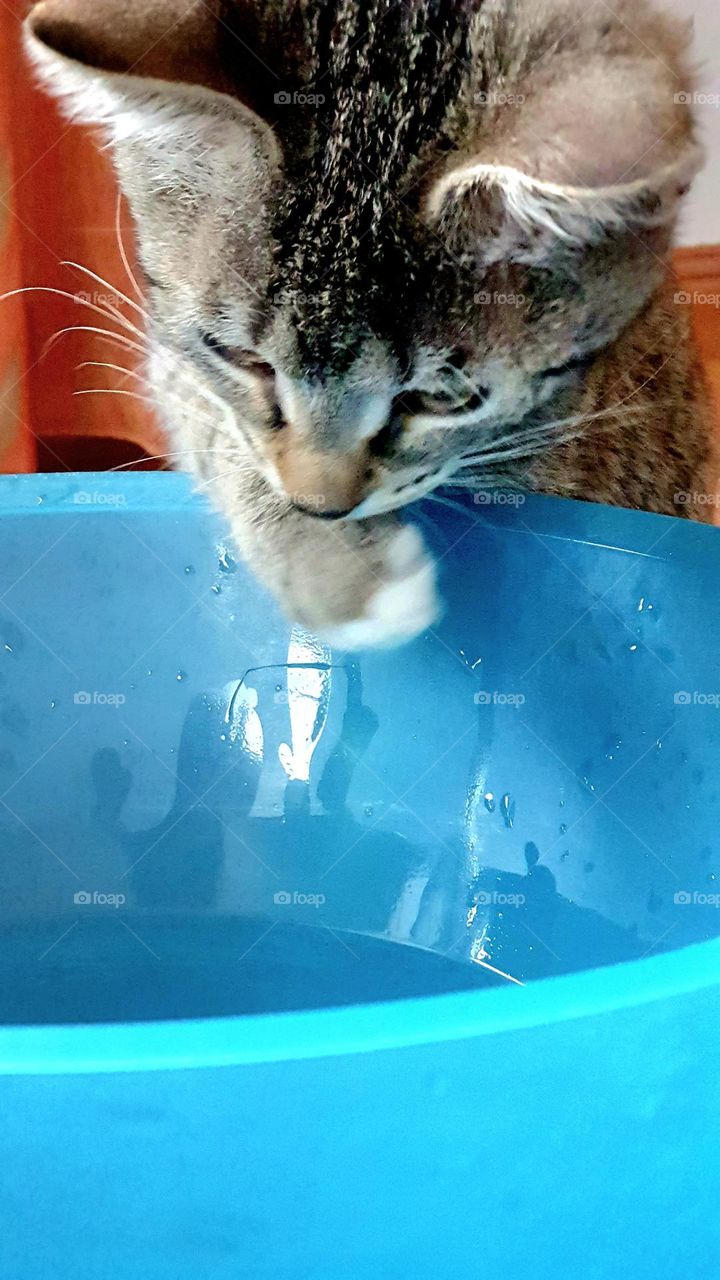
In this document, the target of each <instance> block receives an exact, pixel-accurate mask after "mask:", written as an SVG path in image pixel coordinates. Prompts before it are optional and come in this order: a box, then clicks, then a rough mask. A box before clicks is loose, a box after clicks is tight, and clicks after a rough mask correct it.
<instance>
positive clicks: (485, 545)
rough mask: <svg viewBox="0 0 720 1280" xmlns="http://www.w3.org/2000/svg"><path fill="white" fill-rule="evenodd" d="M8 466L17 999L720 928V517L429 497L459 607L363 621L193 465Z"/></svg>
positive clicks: (261, 993)
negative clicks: (241, 557)
mask: <svg viewBox="0 0 720 1280" xmlns="http://www.w3.org/2000/svg"><path fill="white" fill-rule="evenodd" d="M3 487H4V489H5V491H6V500H5V502H4V503H3V507H4V514H3V517H2V521H1V524H2V545H3V557H2V563H1V564H0V841H1V842H2V850H3V858H2V860H1V861H0V889H1V893H0V919H1V921H2V927H3V930H4V946H3V949H2V958H1V959H0V974H1V976H2V977H3V978H4V979H5V981H2V982H0V992H1V993H2V994H0V1021H5V1022H7V1023H16V1022H39V1023H43V1022H64V1021H65V1022H78V1021H80V1022H82V1021H113V1020H117V1021H124V1020H137V1019H143V1018H182V1017H199V1016H213V1015H217V1014H231V1013H243V1012H266V1011H270V1010H282V1009H298V1008H313V1007H322V1006H328V1005H337V1004H348V1003H357V1002H362V1001H368V1000H387V999H396V998H398V997H403V996H413V995H426V994H434V993H438V992H442V991H454V990H462V989H467V988H475V987H485V986H491V985H505V984H508V983H517V982H524V983H526V982H528V981H530V980H532V979H534V978H538V977H544V976H547V975H550V974H557V973H567V972H571V971H576V970H581V969H588V968H594V967H597V966H603V965H609V964H614V963H617V962H619V961H622V960H628V959H633V958H639V957H641V956H646V955H651V954H653V953H656V952H658V951H663V950H667V949H671V948H675V947H681V946H685V945H687V944H689V943H692V942H696V941H699V940H703V939H706V938H709V937H711V936H714V935H715V934H717V933H718V928H717V923H718V920H720V916H719V914H718V905H719V904H720V883H719V882H718V881H717V880H716V875H717V873H718V865H717V864H718V861H719V860H720V858H719V853H718V847H717V838H716V832H717V830H718V819H719V818H720V812H719V810H720V802H719V800H718V791H717V784H716V780H715V779H716V776H717V772H718V763H719V751H718V724H720V719H719V716H720V671H719V670H718V663H719V659H718V652H717V641H716V636H717V634H718V618H717V616H716V614H717V611H718V605H717V601H718V599H720V593H719V591H718V587H719V586H720V582H719V581H718V578H719V577H720V569H718V567H717V554H716V550H717V548H716V537H717V535H716V532H715V530H713V529H705V528H700V527H697V526H693V525H691V524H689V523H686V522H683V521H674V520H668V519H663V518H660V517H652V516H644V515H638V514H631V513H628V512H617V511H608V510H605V509H603V508H595V507H591V506H587V505H584V504H575V503H563V502H558V501H555V500H551V499H532V500H530V499H528V500H527V501H526V502H522V503H521V502H520V501H519V500H518V501H517V503H516V504H514V505H508V504H505V505H501V504H500V503H497V504H491V505H486V506H483V507H473V506H470V507H468V508H465V509H464V510H457V511H455V510H447V509H445V508H443V509H442V515H441V517H440V519H441V525H440V524H438V516H437V515H436V514H435V512H436V511H439V510H440V509H439V508H434V507H430V506H429V507H427V508H425V509H424V510H423V511H421V512H420V514H419V519H420V520H421V522H422V525H423V527H424V528H425V529H426V530H427V533H428V537H429V538H430V540H431V541H432V542H433V544H434V547H435V550H436V553H437V555H438V557H439V558H440V563H441V568H442V573H443V588H444V591H445V594H446V597H447V600H448V611H447V614H446V617H445V619H444V621H443V622H442V623H441V624H440V625H439V626H438V628H437V629H436V630H435V631H433V633H431V634H428V635H427V636H424V637H423V638H422V639H420V640H419V641H417V642H416V643H415V644H413V645H411V646H408V647H407V648H406V649H404V650H401V651H397V652H395V653H385V654H359V655H349V654H342V653H337V652H333V651H331V650H330V649H328V648H327V647H326V646H323V645H322V644H321V643H320V642H319V641H318V640H317V639H316V638H315V637H313V636H310V635H308V634H307V633H305V632H303V631H301V630H300V629H298V628H292V627H290V626H288V625H287V624H286V623H285V621H284V620H283V619H282V618H281V617H280V616H279V614H278V612H277V610H276V609H275V606H274V605H273V603H272V601H271V600H269V598H268V597H267V595H266V594H265V593H264V592H263V591H262V590H261V589H260V588H259V587H258V586H257V585H256V584H255V583H254V582H253V581H252V579H251V578H250V576H249V575H248V574H247V573H246V572H245V570H244V569H243V567H242V566H241V565H239V564H238V563H237V562H236V559H235V556H234V554H233V549H232V545H231V543H230V542H229V540H228V538H227V535H226V533H225V531H224V529H223V527H222V525H221V524H220V523H219V521H218V520H217V519H216V518H215V517H214V516H213V515H211V513H210V512H209V510H208V509H207V508H206V507H205V506H204V505H203V504H202V503H201V502H200V501H199V500H197V499H193V498H192V497H191V494H190V492H189V488H188V485H187V482H186V481H185V480H184V479H183V478H181V477H177V476H166V475H152V476H139V475H134V476H127V477H124V478H123V479H122V480H119V479H118V478H117V477H115V476H98V477H88V476H83V477H73V478H68V477H27V478H21V479H17V480H6V481H4V482H3ZM398 944H402V945H398Z"/></svg>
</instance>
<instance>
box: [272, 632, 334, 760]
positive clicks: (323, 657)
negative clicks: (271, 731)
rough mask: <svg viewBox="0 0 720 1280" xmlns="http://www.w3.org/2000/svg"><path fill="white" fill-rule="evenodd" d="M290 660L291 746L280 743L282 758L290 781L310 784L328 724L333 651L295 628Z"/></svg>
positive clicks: (288, 689) (288, 680)
mask: <svg viewBox="0 0 720 1280" xmlns="http://www.w3.org/2000/svg"><path fill="white" fill-rule="evenodd" d="M287 661H288V668H287V702H288V714H289V719H290V743H287V742H282V743H281V744H280V746H279V747H278V759H279V761H280V764H281V765H282V767H283V769H284V771H285V774H286V775H287V777H288V779H289V780H290V781H292V782H309V780H310V765H311V763H312V758H313V755H314V754H315V751H316V750H317V747H318V744H319V742H320V739H321V738H322V735H323V732H324V729H325V725H326V723H327V716H328V706H329V702H330V688H331V684H332V671H331V670H329V669H328V666H329V662H330V652H329V650H328V649H326V648H325V646H324V645H322V644H321V643H320V641H319V640H318V639H317V638H316V637H315V636H312V635H310V634H309V633H308V632H307V631H304V630H303V629H302V627H293V630H292V634H291V636H290V643H289V645H288V655H287ZM315 663H317V664H318V665H317V666H315V665H313V664H315Z"/></svg>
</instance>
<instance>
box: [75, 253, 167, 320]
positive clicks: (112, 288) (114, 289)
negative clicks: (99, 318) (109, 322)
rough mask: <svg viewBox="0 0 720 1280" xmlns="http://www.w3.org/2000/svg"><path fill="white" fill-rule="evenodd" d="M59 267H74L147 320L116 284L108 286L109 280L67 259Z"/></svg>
mask: <svg viewBox="0 0 720 1280" xmlns="http://www.w3.org/2000/svg"><path fill="white" fill-rule="evenodd" d="M60 265H61V266H62V267H74V269H75V270H76V271H82V272H83V273H84V274H85V275H86V276H90V279H91V280H95V281H96V283H97V284H101V285H103V287H104V288H106V289H109V290H110V292H111V293H114V294H115V296H116V298H122V300H123V302H124V303H126V304H127V306H128V307H132V309H133V311H137V312H138V314H139V315H141V316H142V318H143V320H147V318H148V313H147V311H146V310H145V308H144V307H139V306H138V304H137V302H133V300H132V298H128V296H127V294H126V293H123V291H122V289H118V287H117V285H116V284H110V281H109V280H105V279H103V277H102V276H99V275H98V274H97V272H96V271H91V270H90V268H89V267H84V266H83V265H82V263H81V262H70V261H69V260H67V259H66V260H65V261H63V262H61V264H60ZM118 314H121V313H118Z"/></svg>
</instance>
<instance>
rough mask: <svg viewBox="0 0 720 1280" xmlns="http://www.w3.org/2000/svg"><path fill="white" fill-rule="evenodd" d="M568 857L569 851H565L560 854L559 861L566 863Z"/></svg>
mask: <svg viewBox="0 0 720 1280" xmlns="http://www.w3.org/2000/svg"><path fill="white" fill-rule="evenodd" d="M569 857H570V850H569V849H566V850H565V852H564V853H561V854H560V861H561V862H567V860H568V858H569Z"/></svg>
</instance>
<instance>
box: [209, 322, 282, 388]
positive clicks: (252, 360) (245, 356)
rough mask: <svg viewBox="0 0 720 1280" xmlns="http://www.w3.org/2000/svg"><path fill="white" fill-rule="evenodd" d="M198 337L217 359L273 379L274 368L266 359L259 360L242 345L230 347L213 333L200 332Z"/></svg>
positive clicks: (260, 376)
mask: <svg viewBox="0 0 720 1280" xmlns="http://www.w3.org/2000/svg"><path fill="white" fill-rule="evenodd" d="M200 338H201V341H202V344H203V346H204V347H206V348H207V350H208V351H212V353H213V355H215V356H217V357H218V359H220V360H224V361H225V362H226V363H227V364H232V365H234V366H235V368H237V369H243V370H244V371H245V372H246V373H253V374H255V375H256V377H258V378H266V379H268V380H270V379H272V380H273V381H274V379H275V370H274V369H273V367H272V365H271V364H268V362H267V361H266V360H261V359H260V357H259V356H256V355H255V354H254V352H252V351H247V350H245V348H243V347H231V346H227V345H226V344H225V343H223V342H221V340H220V339H219V338H216V337H215V336H214V334H212V333H207V332H202V333H201V334H200Z"/></svg>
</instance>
